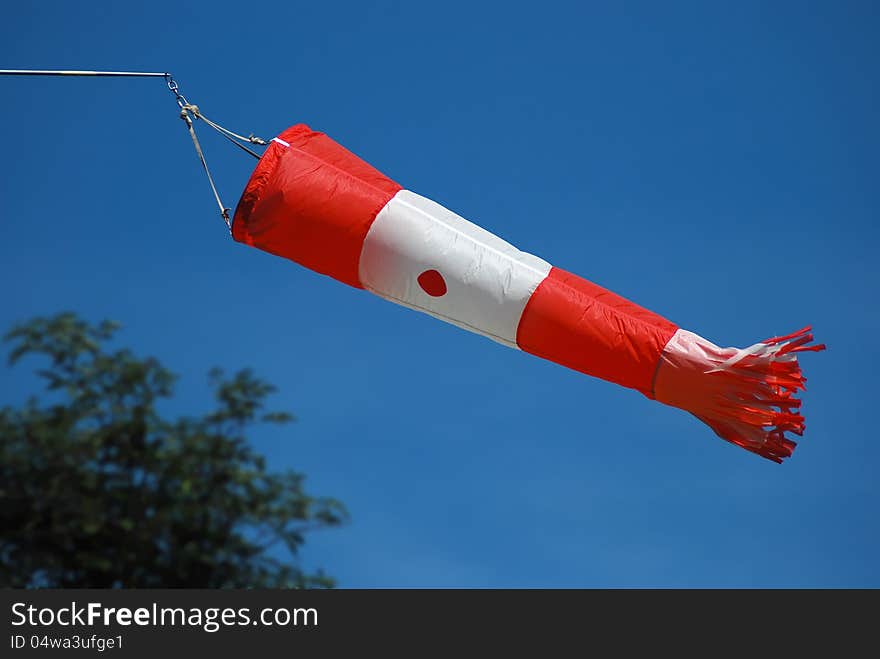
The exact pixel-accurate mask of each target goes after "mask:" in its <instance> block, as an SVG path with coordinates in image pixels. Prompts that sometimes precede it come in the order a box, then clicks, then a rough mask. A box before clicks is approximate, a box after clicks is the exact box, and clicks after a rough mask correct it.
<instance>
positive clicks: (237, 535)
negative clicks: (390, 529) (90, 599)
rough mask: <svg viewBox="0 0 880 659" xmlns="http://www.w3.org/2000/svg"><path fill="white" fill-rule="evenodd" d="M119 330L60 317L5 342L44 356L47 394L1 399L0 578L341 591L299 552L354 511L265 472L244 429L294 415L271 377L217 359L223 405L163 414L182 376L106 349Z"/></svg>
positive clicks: (22, 352)
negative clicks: (268, 406)
mask: <svg viewBox="0 0 880 659" xmlns="http://www.w3.org/2000/svg"><path fill="white" fill-rule="evenodd" d="M117 327H118V326H117V325H116V324H115V323H112V322H103V323H101V324H99V325H90V324H88V323H86V322H84V321H83V320H81V319H80V318H78V317H77V316H76V315H75V314H72V313H65V314H60V315H58V316H55V317H52V318H37V319H34V320H32V321H30V322H28V323H26V324H22V325H20V326H17V327H15V328H14V329H13V330H12V331H11V332H9V333H8V334H7V335H6V337H5V339H6V341H8V342H9V343H10V344H11V346H12V350H11V353H10V356H9V358H10V363H11V364H12V363H15V362H17V361H18V360H19V359H20V358H22V357H24V356H26V355H30V354H36V355H42V356H43V357H44V358H48V364H47V365H46V367H45V368H43V369H41V370H39V371H37V372H38V374H39V376H40V377H41V378H42V379H43V380H44V381H45V383H46V386H47V389H48V390H49V393H48V394H47V400H45V401H43V402H41V401H40V400H38V399H37V398H36V397H33V398H31V399H30V400H29V401H28V402H27V403H26V404H24V405H23V406H22V407H20V408H15V407H9V406H6V407H2V408H0V586H12V587H61V588H63V587H203V588H222V587H240V588H250V587H255V588H256V587H330V586H332V585H333V581H332V579H331V578H329V577H328V576H326V575H324V574H323V573H321V572H319V573H317V574H306V573H304V572H303V571H302V570H301V569H300V568H298V567H297V561H296V559H297V553H298V550H299V548H300V547H301V545H302V543H303V541H304V534H305V533H306V532H308V531H310V530H313V529H319V528H324V527H333V526H337V525H339V524H340V523H342V522H343V521H344V520H345V519H346V513H345V509H344V507H343V506H342V504H341V503H339V502H338V501H336V500H334V499H329V498H316V497H312V496H310V495H308V494H306V492H305V491H304V489H303V476H302V474H298V473H294V472H291V471H286V472H281V473H275V472H270V471H267V469H266V463H265V460H264V458H263V457H262V456H261V455H259V454H258V453H256V452H255V451H254V450H253V449H252V448H251V447H250V445H249V443H248V441H247V439H246V435H245V431H246V430H247V429H248V428H249V427H250V426H251V425H252V424H253V423H256V422H260V421H262V422H269V423H285V422H288V421H290V420H291V417H290V416H289V415H287V414H283V413H267V412H265V411H264V402H265V399H266V397H267V396H268V395H269V394H270V393H272V392H273V391H274V387H272V386H271V385H269V384H267V383H266V382H264V381H262V380H260V379H258V378H257V377H255V376H254V375H253V374H252V373H251V372H250V371H248V370H243V371H240V372H238V373H236V374H235V375H233V376H231V377H226V376H224V374H223V373H222V372H221V371H219V370H213V371H212V372H211V374H210V381H211V383H212V386H213V390H214V394H215V396H216V401H217V406H216V409H215V410H214V411H212V412H210V413H209V414H207V415H204V416H200V417H182V418H177V419H167V418H164V417H163V416H162V415H161V414H160V412H159V410H158V409H157V403H158V402H159V401H160V400H161V399H163V398H169V397H171V396H172V393H173V384H174V381H175V376H174V375H173V374H172V373H171V372H170V371H168V370H166V369H165V368H164V367H163V366H162V365H161V364H160V363H159V362H158V361H157V360H155V359H152V358H147V359H139V358H137V357H135V356H134V355H133V354H132V353H131V352H130V351H129V350H117V351H112V352H111V351H109V350H108V349H107V347H106V344H107V342H108V341H109V340H110V339H111V338H112V336H113V334H114V332H115V330H116V329H117ZM44 361H45V360H44Z"/></svg>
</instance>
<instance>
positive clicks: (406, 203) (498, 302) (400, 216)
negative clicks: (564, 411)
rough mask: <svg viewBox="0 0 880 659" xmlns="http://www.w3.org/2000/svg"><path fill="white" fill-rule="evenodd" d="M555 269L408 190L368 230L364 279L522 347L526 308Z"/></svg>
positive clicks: (396, 298)
mask: <svg viewBox="0 0 880 659" xmlns="http://www.w3.org/2000/svg"><path fill="white" fill-rule="evenodd" d="M550 268H551V266H550V264H549V263H547V262H546V261H544V260H543V259H540V258H538V257H536V256H533V255H531V254H528V253H526V252H522V251H520V250H518V249H517V248H516V247H514V246H513V245H511V244H509V243H507V242H505V241H504V240H502V239H501V238H499V237H498V236H495V235H493V234H491V233H489V232H488V231H486V230H485V229H482V228H480V227H478V226H477V225H476V224H473V223H472V222H469V221H468V220H466V219H464V218H463V217H460V216H459V215H456V214H455V213H453V212H452V211H450V210H448V209H447V208H444V207H443V206H441V205H440V204H437V203H435V202H433V201H431V200H430V199H426V198H425V197H422V196H420V195H417V194H415V193H413V192H410V191H409V190H401V191H399V192H398V193H397V194H396V195H395V196H394V197H393V198H392V199H391V200H390V201H389V202H388V203H387V204H386V205H385V207H384V208H383V209H382V210H381V211H380V212H379V214H378V215H377V216H376V219H375V221H374V222H373V224H372V226H371V227H370V230H369V232H368V233H367V236H366V239H365V240H364V244H363V251H362V252H361V257H360V262H359V277H360V281H361V284H362V285H363V286H364V288H366V289H368V290H370V291H372V292H373V293H375V294H377V295H379V296H381V297H384V298H386V299H388V300H391V301H393V302H397V303H398V304H402V305H404V306H407V307H410V308H413V309H417V310H419V311H423V312H425V313H428V314H430V315H432V316H435V317H437V318H439V319H441V320H445V321H446V322H449V323H452V324H454V325H458V326H459V327H462V328H464V329H468V330H470V331H472V332H477V333H479V334H482V335H484V336H487V337H489V338H490V339H493V340H495V341H498V342H499V343H503V344H504V345H507V346H510V347H512V348H516V347H517V344H516V333H517V327H518V325H519V322H520V318H521V316H522V313H523V310H524V309H525V306H526V303H527V302H528V301H529V297H531V295H532V293H534V292H535V289H536V288H537V287H538V285H539V284H540V283H541V282H542V281H543V280H544V279H545V278H546V277H547V274H548V273H549V272H550Z"/></svg>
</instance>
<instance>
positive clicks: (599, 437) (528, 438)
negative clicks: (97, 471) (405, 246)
mask: <svg viewBox="0 0 880 659" xmlns="http://www.w3.org/2000/svg"><path fill="white" fill-rule="evenodd" d="M878 14H880V12H878V9H877V6H876V4H874V3H870V2H862V3H859V2H837V3H831V2H826V3H814V2H798V3H794V2H791V3H785V2H775V3H764V2H737V3H702V2H692V3H677V2H674V3H652V2H645V3H639V2H621V3H615V2H590V3H569V4H565V3H555V2H543V3H538V4H535V3H522V4H516V3H500V2H499V3H480V2H468V3H460V4H459V3H455V2H443V3H421V2H408V3H404V2H401V3H355V2H351V3H345V2H311V3H299V2H282V3H273V2H265V3H259V4H258V5H248V4H244V3H225V2H222V1H218V2H213V3H210V4H209V5H200V4H198V3H177V2H175V3H167V4H163V3H120V2H112V3H111V2H107V3H92V2H83V3H68V2H42V3H39V4H37V3H15V4H13V5H10V6H9V7H8V8H7V9H6V11H5V12H4V20H3V22H2V24H0V67H2V68H108V69H132V70H158V71H164V70H170V71H172V72H173V73H174V74H175V76H176V78H177V79H178V80H179V82H180V85H181V90H182V91H183V92H184V93H185V94H186V95H187V96H188V97H189V99H190V100H191V101H192V102H195V103H198V104H199V105H200V106H201V107H202V109H203V111H204V112H205V114H206V115H207V116H209V117H211V118H212V119H215V120H217V121H219V122H220V123H223V124H224V125H227V126H228V127H230V128H233V129H236V130H238V131H239V132H245V133H248V132H250V131H253V132H256V133H257V134H260V135H263V136H265V137H271V136H273V135H275V134H277V133H279V132H281V131H282V130H283V129H284V128H286V127H287V126H289V125H291V124H294V123H297V122H306V123H308V124H310V125H311V126H312V127H313V128H316V129H319V130H322V131H325V132H327V133H329V134H330V135H331V136H333V137H334V138H335V139H337V140H338V141H339V142H341V143H342V144H344V145H346V146H347V147H348V148H349V149H351V150H352V151H354V152H355V153H357V154H358V155H360V156H362V157H363V158H365V159H366V160H367V161H369V162H370V163H372V164H373V165H375V166H376V167H378V168H380V169H381V170H383V171H384V172H385V173H387V174H388V175H389V176H391V177H393V178H395V179H396V180H398V181H399V182H401V183H402V184H403V185H405V186H406V187H408V188H411V189H413V190H415V191H417V192H420V193H422V194H425V195H427V196H429V197H432V198H434V199H435V200H437V201H439V202H441V203H443V204H445V205H446V206H448V207H450V208H451V209H453V210H455V211H457V212H458V213H460V214H462V215H464V216H465V217H467V218H469V219H471V220H473V221H475V222H477V223H478V224H481V225H482V226H484V227H486V228H488V229H490V230H492V231H494V232H495V233H497V234H499V235H501V236H502V237H504V238H505V239H507V240H509V241H510V242H512V243H514V244H516V245H517V246H519V247H520V248H522V249H525V250H526V251H530V252H533V253H535V254H537V255H539V256H541V257H543V258H545V259H547V260H549V261H551V262H552V263H554V264H556V265H558V266H560V267H563V268H565V269H568V270H571V271H573V272H576V273H578V274H580V275H582V276H585V277H587V278H589V279H591V280H593V281H595V282H597V283H599V284H602V285H604V286H606V287H608V288H611V289H612V290H614V291H615V292H618V293H620V294H622V295H625V296H627V297H629V298H631V299H633V300H635V301H636V302H638V303H640V304H642V305H644V306H647V307H648V308H651V309H653V310H655V311H657V312H659V313H661V314H663V315H664V316H666V317H668V318H670V319H672V320H674V321H675V322H677V323H679V324H680V325H682V326H684V327H687V328H688V329H691V330H693V331H695V332H697V333H699V334H701V335H703V336H705V337H707V338H709V339H711V340H713V341H714V342H716V343H720V344H722V345H748V344H751V343H753V342H755V341H757V340H760V339H762V338H766V337H768V336H771V335H774V334H780V333H787V332H789V331H792V330H795V329H798V328H799V327H801V326H803V325H806V324H808V323H812V324H813V325H814V328H815V333H816V335H817V337H818V339H819V340H821V341H824V342H826V343H827V344H828V345H829V350H828V352H826V353H822V354H819V355H812V354H808V355H806V356H805V357H804V358H803V362H804V367H805V371H806V374H807V376H808V378H809V385H808V386H809V390H808V391H807V393H806V395H805V397H804V398H805V404H804V410H805V412H806V416H807V426H808V428H807V433H806V436H805V437H804V438H803V439H802V441H801V443H800V444H799V447H798V449H797V451H796V452H795V454H794V457H793V458H792V459H791V460H789V461H788V462H787V463H786V464H784V465H781V466H779V465H776V464H773V463H771V462H769V461H766V460H762V459H761V458H759V457H757V456H755V455H752V454H750V453H747V452H745V451H743V450H741V449H739V448H737V447H734V446H732V445H729V444H727V443H725V442H723V441H722V440H720V439H717V438H716V437H715V436H714V435H713V434H712V432H711V431H710V430H709V429H708V428H707V427H705V426H704V425H702V424H701V423H700V422H698V421H697V420H696V419H694V418H692V417H690V416H689V415H687V414H685V413H683V412H681V411H679V410H675V409H672V408H667V407H664V406H662V405H660V404H658V403H654V402H651V401H648V400H647V399H645V398H644V397H642V396H641V395H640V394H637V393H635V392H633V391H629V390H625V389H621V388H619V387H616V386H613V385H610V384H608V383H605V382H602V381H599V380H594V379H591V378H588V377H586V376H583V375H580V374H577V373H575V372H572V371H568V370H566V369H564V368H562V367H559V366H556V365H554V364H551V363H549V362H544V361H541V360H539V359H537V358H535V357H532V356H529V355H526V354H521V353H518V352H516V351H513V350H509V349H506V348H504V347H502V346H500V345H497V344H494V343H492V342H491V341H489V340H487V339H484V338H482V337H479V336H476V335H472V334H468V333H466V332H463V331H461V330H459V329H457V328H455V327H452V326H449V325H445V324H443V323H440V322H438V321H436V320H434V319H432V318H429V317H427V316H424V315H421V314H418V313H415V312H413V311H410V310H407V309H403V308H400V307H396V306H394V305H391V304H389V303H387V302H384V301H382V300H380V299H378V298H374V297H372V296H370V295H369V294H366V293H364V292H361V291H357V290H355V289H352V288H348V287H346V286H343V285H341V284H338V283H336V282H334V281H332V280H330V279H327V278H325V277H321V276H318V275H316V274H314V273H311V272H309V271H307V270H305V269H303V268H301V267H299V266H297V265H295V264H292V263H290V262H288V261H284V260H282V259H279V258H276V257H273V256H270V255H268V254H265V253H261V252H259V251H257V250H253V249H250V248H247V247H244V246H242V245H238V244H236V243H234V242H232V241H231V240H230V239H229V238H228V236H227V235H226V232H225V228H224V227H223V225H222V222H221V220H220V219H219V216H217V215H216V209H215V208H214V206H213V201H212V199H211V196H210V192H209V190H208V187H207V183H206V181H205V180H204V175H203V173H202V172H201V171H200V169H199V165H198V162H197V161H196V158H195V155H194V153H193V151H192V145H191V144H190V142H189V138H188V137H187V135H186V133H185V131H184V128H183V126H182V124H181V122H180V121H179V119H178V118H177V114H176V111H175V108H176V106H175V105H174V102H173V99H172V97H171V96H170V95H169V94H168V92H167V91H166V89H165V88H164V85H163V83H162V81H161V80H94V79H85V80H83V79H80V80H50V79H0V94H2V98H3V100H4V102H3V103H2V105H0V135H2V140H3V145H4V158H3V159H2V161H0V193H2V201H3V211H2V220H0V222H2V229H3V237H2V240H0V277H2V279H3V281H4V282H5V284H6V285H5V286H4V301H5V303H4V304H3V305H2V307H0V328H2V329H3V330H5V329H7V328H8V327H9V326H10V325H11V324H12V323H13V322H16V321H20V320H23V319H26V318H29V317H31V316H33V315H36V314H51V313H54V312H57V311H60V310H65V309H73V310H76V311H78V312H80V313H81V314H83V315H84V316H85V317H86V318H89V319H92V320H99V319H103V318H114V319H117V320H119V321H121V322H122V323H123V324H124V326H125V329H124V331H123V333H122V334H121V336H120V339H121V341H122V342H124V343H126V344H128V345H131V346H133V347H134V348H135V349H136V350H137V351H138V352H140V353H141V354H152V355H155V356H157V357H159V358H160V359H162V360H163V361H164V362H165V363H166V364H167V365H168V366H169V367H171V368H172V369H173V370H175V371H176V372H178V373H180V374H181V380H180V382H179V385H178V394H179V396H178V398H177V400H176V401H175V403H174V406H175V407H176V411H179V412H196V411H199V410H204V409H207V406H208V405H209V403H210V400H209V397H208V391H207V387H206V378H205V374H206V373H207V371H208V369H209V368H210V367H211V366H213V365H220V366H223V367H225V368H227V369H235V368H239V367H244V366H250V367H253V368H254V369H255V371H256V372H257V373H258V374H260V375H262V376H264V377H265V378H267V379H268V380H270V381H272V382H274V383H275V384H276V385H278V387H279V393H278V394H277V395H276V396H275V397H274V399H273V402H274V404H275V406H276V407H279V408H284V409H289V410H291V411H293V412H294V413H295V414H297V416H298V417H299V421H298V422H297V423H296V424H295V425H294V426H292V427H290V428H289V429H288V430H282V431H278V430H274V429H267V430H264V431H260V432H257V433H256V434H255V435H254V443H255V444H256V445H257V446H258V447H259V449H260V450H261V451H263V452H265V453H266V454H267V455H268V456H269V458H270V460H271V463H272V464H273V465H274V466H276V467H278V468H282V467H292V468H295V469H297V470H301V471H303V472H305V473H306V474H307V475H308V480H307V483H308V485H309V487H310V489H311V490H312V491H313V492H314V493H316V494H327V495H332V496H336V497H339V498H340V499H342V500H343V501H345V502H346V503H347V505H348V507H349V509H350V511H351V514H352V522H351V523H350V524H349V525H348V526H347V527H345V528H343V529H340V530H334V531H327V532H323V533H320V534H316V535H313V536H312V537H311V538H310V539H309V540H308V542H307V545H306V548H305V550H304V553H303V557H302V560H303V562H304V564H305V565H306V566H307V567H315V566H323V567H324V568H325V569H326V570H327V571H328V572H329V573H330V574H332V575H334V576H336V577H337V578H338V579H339V583H340V585H341V586H346V587H366V586H376V587H457V586H461V587H673V586H693V587H712V586H724V587H752V586H763V587H779V586H796V587H799V586H815V587H832V586H855V587H866V586H871V587H878V586H880V561H878V558H877V556H878V549H877V547H878V541H880V522H878V519H880V518H878V514H877V509H878V504H880V488H878V485H877V477H876V476H875V472H876V471H877V464H878V461H880V442H878V438H877V437H876V433H875V430H874V429H875V427H876V402H875V401H876V396H877V394H876V391H875V386H876V383H875V379H874V375H875V373H877V372H878V368H880V362H878V352H880V351H878V347H877V345H878V341H877V337H878V330H880V310H878V284H880V277H878V270H880V268H878V265H877V251H878V231H880V229H878V189H880V188H878V184H877V181H878V180H880V178H878V174H880V172H878V155H877V154H878V153H880V128H878V122H877V117H878V110H880V108H878V91H877V90H878V85H877V79H876V75H877V74H876V64H877V62H878V56H880V52H878V51H880V47H878V41H877V39H876V34H877V31H878V28H880V21H878V18H880V15H878ZM202 135H203V136H204V137H203V141H204V145H205V149H206V151H207V154H208V157H209V160H210V162H211V164H212V167H213V168H214V169H215V170H216V174H217V178H218V183H219V185H220V188H221V190H222V192H223V193H224V196H225V201H226V203H227V204H228V205H234V203H235V202H236V201H237V198H238V195H239V194H240V192H241V190H242V188H243V186H244V184H245V181H246V179H247V177H248V175H249V172H250V170H251V168H252V167H253V162H252V161H251V160H250V159H248V158H247V157H246V156H242V155H240V154H239V152H237V151H236V150H234V149H232V148H231V147H228V146H227V145H226V144H225V143H224V142H222V141H221V140H220V139H219V138H216V139H215V137H214V136H213V135H208V133H206V132H204V131H203V132H202ZM33 387H34V380H33V378H32V377H31V376H30V375H29V374H28V371H27V370H26V369H21V368H17V369H9V368H6V367H0V401H2V402H6V403H11V402H16V401H20V400H23V399H24V398H25V397H26V395H27V394H28V393H31V392H32V391H33Z"/></svg>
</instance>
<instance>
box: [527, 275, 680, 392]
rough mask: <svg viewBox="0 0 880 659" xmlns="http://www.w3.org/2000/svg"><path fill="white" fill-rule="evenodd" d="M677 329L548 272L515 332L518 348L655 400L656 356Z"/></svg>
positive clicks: (608, 295) (573, 278) (601, 292)
mask: <svg viewBox="0 0 880 659" xmlns="http://www.w3.org/2000/svg"><path fill="white" fill-rule="evenodd" d="M677 329H678V326H677V325H675V324H674V323H671V322H670V321H668V320H666V319H665V318H663V317H662V316H658V315H657V314H655V313H653V312H652V311H648V310H647V309H644V308H642V307H640V306H638V305H637V304H634V303H633V302H630V301H629V300H627V299H625V298H622V297H620V296H619V295H616V294H614V293H612V292H611V291H608V290H606V289H604V288H602V287H601V286H597V285H596V284H594V283H592V282H589V281H587V280H586V279H583V278H582V277H578V276H577V275H574V274H572V273H570V272H566V271H565V270H561V269H560V268H553V269H552V270H550V274H549V275H547V278H546V279H545V280H544V281H543V282H541V284H540V286H538V288H537V289H536V290H535V292H534V293H533V294H532V297H531V298H530V299H529V302H528V304H527V305H526V308H525V310H524V311H523V315H522V318H521V319H520V322H519V327H518V329H517V335H516V342H517V345H519V347H520V348H522V349H523V350H524V351H526V352H529V353H531V354H533V355H537V356H538V357H543V358H544V359H549V360H551V361H554V362H556V363H557V364H562V365H563V366H567V367H569V368H573V369H575V370H576V371H581V372H582V373H586V374H587V375H592V376H595V377H597V378H602V379H603V380H608V381H610V382H615V383H617V384H620V385H623V386H624V387H630V388H632V389H637V390H639V391H641V392H642V393H643V394H645V395H646V396H647V397H648V398H654V394H653V391H652V381H653V379H654V373H655V371H656V369H657V364H658V362H659V360H660V354H661V353H662V352H663V348H664V346H665V345H666V343H667V342H668V341H669V339H670V338H672V335H673V334H675V331H676V330H677Z"/></svg>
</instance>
